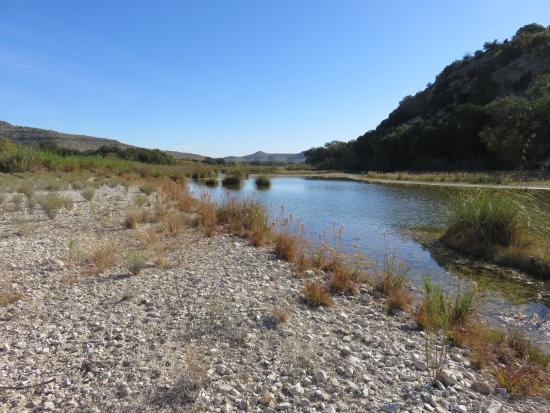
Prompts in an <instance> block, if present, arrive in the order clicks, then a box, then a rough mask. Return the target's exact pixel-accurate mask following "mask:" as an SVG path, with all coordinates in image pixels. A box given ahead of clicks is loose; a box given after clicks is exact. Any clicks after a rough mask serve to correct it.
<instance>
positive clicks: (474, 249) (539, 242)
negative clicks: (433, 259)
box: [441, 189, 550, 277]
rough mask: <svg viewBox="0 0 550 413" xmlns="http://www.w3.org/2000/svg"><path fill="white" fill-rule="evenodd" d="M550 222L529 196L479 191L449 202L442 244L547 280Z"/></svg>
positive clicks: (456, 197) (507, 192)
mask: <svg viewBox="0 0 550 413" xmlns="http://www.w3.org/2000/svg"><path fill="white" fill-rule="evenodd" d="M549 231H550V218H549V214H548V212H547V211H545V210H544V209H542V208H541V207H540V205H539V202H538V200H537V198H536V195H533V194H532V193H517V192H511V191H502V190H501V191H493V190H482V189H478V190H475V191H468V192H461V193H460V194H458V195H456V196H454V197H452V198H451V200H450V202H449V216H448V227H447V230H446V231H445V233H444V234H443V236H442V237H441V241H442V242H443V243H444V244H446V245H447V246H449V247H451V248H453V249H456V250H459V251H462V252H465V253H467V254H470V255H474V256H477V257H481V258H484V259H490V260H493V261H496V262H497V263H501V264H505V265H511V266H514V267H517V268H519V269H523V270H525V271H528V272H531V273H533V274H535V275H541V276H544V277H548V276H550V242H549V241H548V235H547V234H548V233H549Z"/></svg>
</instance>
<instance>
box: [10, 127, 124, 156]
mask: <svg viewBox="0 0 550 413" xmlns="http://www.w3.org/2000/svg"><path fill="white" fill-rule="evenodd" d="M0 137H7V138H9V139H10V140H11V141H12V142H14V143H17V144H19V145H27V146H30V145H39V144H53V145H55V146H58V147H60V148H64V149H73V150H77V151H89V150H96V149H99V148H100V147H102V146H118V147H121V148H128V147H129V146H130V145H126V144H123V143H121V142H119V141H117V140H114V139H105V138H96V137H93V136H86V135H74V134H69V133H61V132H56V131H53V130H46V129H39V128H31V127H27V126H15V125H12V124H10V123H8V122H4V121H0Z"/></svg>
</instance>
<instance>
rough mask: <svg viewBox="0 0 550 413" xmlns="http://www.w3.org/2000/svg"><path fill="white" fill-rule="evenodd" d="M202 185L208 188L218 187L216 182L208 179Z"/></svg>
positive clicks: (213, 179)
mask: <svg viewBox="0 0 550 413" xmlns="http://www.w3.org/2000/svg"><path fill="white" fill-rule="evenodd" d="M204 184H205V185H206V186H207V187H209V188H215V187H217V186H218V180H217V179H215V178H208V179H207V180H206V181H204Z"/></svg>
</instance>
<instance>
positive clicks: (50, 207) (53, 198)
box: [37, 193, 74, 219]
mask: <svg viewBox="0 0 550 413" xmlns="http://www.w3.org/2000/svg"><path fill="white" fill-rule="evenodd" d="M37 201H38V204H39V205H40V206H41V207H42V210H43V211H44V213H45V214H46V216H47V217H48V218H49V219H54V218H55V217H56V216H57V213H58V212H59V210H60V209H61V208H65V209H66V210H71V209H72V208H73V205H74V202H73V200H72V199H71V198H68V197H64V196H60V195H57V194H54V193H52V194H47V195H43V196H41V197H39V198H38V200H37Z"/></svg>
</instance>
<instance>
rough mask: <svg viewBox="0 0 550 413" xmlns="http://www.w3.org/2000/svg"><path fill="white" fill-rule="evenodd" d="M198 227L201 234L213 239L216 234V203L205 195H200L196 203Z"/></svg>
mask: <svg viewBox="0 0 550 413" xmlns="http://www.w3.org/2000/svg"><path fill="white" fill-rule="evenodd" d="M197 209H198V212H199V219H198V225H199V228H200V229H201V230H202V232H203V233H204V234H205V235H206V236H208V237H213V236H214V235H216V234H217V232H218V208H217V205H216V203H215V202H214V201H213V200H212V198H211V197H210V195H208V194H207V193H203V194H201V197H200V199H199V202H198V207H197Z"/></svg>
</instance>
